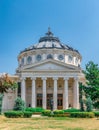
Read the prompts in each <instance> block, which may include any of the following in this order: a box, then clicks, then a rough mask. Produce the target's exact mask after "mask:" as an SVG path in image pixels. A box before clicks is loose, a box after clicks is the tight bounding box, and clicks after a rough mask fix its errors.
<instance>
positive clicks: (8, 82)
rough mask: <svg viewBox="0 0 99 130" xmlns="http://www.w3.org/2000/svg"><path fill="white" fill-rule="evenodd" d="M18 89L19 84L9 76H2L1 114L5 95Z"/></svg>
mask: <svg viewBox="0 0 99 130" xmlns="http://www.w3.org/2000/svg"><path fill="white" fill-rule="evenodd" d="M17 87H18V85H17V83H16V82H15V81H13V80H12V79H10V77H9V76H8V74H2V75H0V114H1V110H2V100H3V95H4V93H7V92H8V90H9V89H12V90H14V89H16V88H17Z"/></svg>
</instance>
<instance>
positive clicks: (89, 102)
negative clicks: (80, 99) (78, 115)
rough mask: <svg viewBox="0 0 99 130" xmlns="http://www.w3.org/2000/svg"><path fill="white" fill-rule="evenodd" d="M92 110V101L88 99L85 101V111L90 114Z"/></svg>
mask: <svg viewBox="0 0 99 130" xmlns="http://www.w3.org/2000/svg"><path fill="white" fill-rule="evenodd" d="M92 109H93V105H92V100H91V98H90V97H88V98H87V100H86V110H87V111H88V112H91V111H92Z"/></svg>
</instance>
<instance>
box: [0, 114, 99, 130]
mask: <svg viewBox="0 0 99 130" xmlns="http://www.w3.org/2000/svg"><path fill="white" fill-rule="evenodd" d="M0 130H99V120H97V119H96V118H91V119H86V118H83V119H76V118H68V117H67V118H66V117H39V118H38V117H33V118H6V117H4V116H2V115H1V116H0Z"/></svg>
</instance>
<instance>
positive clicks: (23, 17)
mask: <svg viewBox="0 0 99 130" xmlns="http://www.w3.org/2000/svg"><path fill="white" fill-rule="evenodd" d="M49 26H50V27H51V30H52V32H53V33H54V35H55V36H58V37H59V38H60V40H61V41H62V42H63V43H65V44H67V45H70V46H72V47H73V48H75V49H77V50H79V52H80V53H81V55H82V57H83V59H82V68H83V69H84V68H85V64H86V63H88V61H90V60H92V61H94V62H95V63H97V64H99V0H0V72H7V73H10V74H14V73H15V69H16V68H17V66H18V62H17V56H18V54H19V52H20V51H21V50H23V49H24V48H26V47H29V46H31V45H32V44H34V43H37V42H38V40H39V38H40V37H41V36H44V35H45V33H46V32H47V29H48V27H49Z"/></svg>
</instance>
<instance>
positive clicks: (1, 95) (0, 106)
mask: <svg viewBox="0 0 99 130" xmlns="http://www.w3.org/2000/svg"><path fill="white" fill-rule="evenodd" d="M3 96H4V94H1V93H0V114H1V112H2V101H3Z"/></svg>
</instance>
